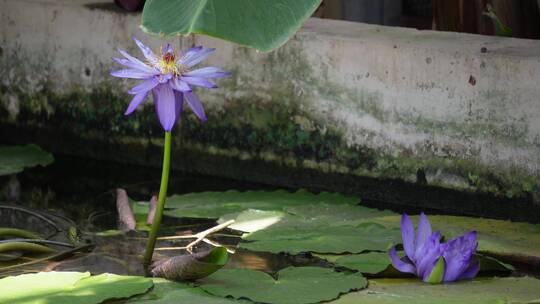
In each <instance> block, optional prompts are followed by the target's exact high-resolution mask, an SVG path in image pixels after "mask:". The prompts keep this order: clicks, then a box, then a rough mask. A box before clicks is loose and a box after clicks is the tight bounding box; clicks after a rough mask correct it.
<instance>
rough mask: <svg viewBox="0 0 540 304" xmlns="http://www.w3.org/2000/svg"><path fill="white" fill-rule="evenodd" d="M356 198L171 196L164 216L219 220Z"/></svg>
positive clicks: (257, 193) (263, 193)
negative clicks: (248, 212)
mask: <svg viewBox="0 0 540 304" xmlns="http://www.w3.org/2000/svg"><path fill="white" fill-rule="evenodd" d="M358 202H359V199H358V198H355V197H349V196H344V195H341V194H336V193H326V192H323V193H320V194H318V195H317V194H312V193H310V192H307V191H304V190H300V191H297V192H295V193H290V192H287V191H284V190H277V191H245V192H239V191H235V190H230V191H224V192H201V193H189V194H184V195H173V196H171V197H169V198H167V202H166V204H165V207H166V208H167V210H165V212H164V214H165V215H168V216H173V217H188V218H207V219H218V218H220V217H222V216H224V215H228V214H233V213H240V212H243V211H246V210H249V209H256V210H263V211H285V210H284V209H285V208H287V207H293V206H301V205H311V204H348V205H356V204H358Z"/></svg>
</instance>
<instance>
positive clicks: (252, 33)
mask: <svg viewBox="0 0 540 304" xmlns="http://www.w3.org/2000/svg"><path fill="white" fill-rule="evenodd" d="M320 2H321V0H298V1H290V0H227V1H223V0H199V1H193V0H168V1H160V0H147V1H146V4H145V6H144V10H143V15H142V28H143V30H144V31H146V32H149V33H154V34H161V35H173V34H180V35H188V34H191V33H196V34H204V35H209V36H212V37H217V38H221V39H224V40H228V41H232V42H234V43H237V44H240V45H242V46H248V47H252V48H255V49H258V50H261V51H271V50H272V49H275V48H277V47H279V46H280V45H282V44H284V43H285V42H286V41H287V40H288V39H289V38H290V37H291V36H292V35H293V34H294V33H295V32H296V31H297V30H298V28H300V26H301V25H302V23H304V21H305V20H306V19H307V18H309V16H311V14H312V13H313V12H314V11H315V9H316V8H317V7H318V6H319V3H320Z"/></svg>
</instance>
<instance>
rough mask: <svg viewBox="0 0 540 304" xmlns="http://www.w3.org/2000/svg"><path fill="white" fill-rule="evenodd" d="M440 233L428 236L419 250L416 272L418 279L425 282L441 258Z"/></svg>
mask: <svg viewBox="0 0 540 304" xmlns="http://www.w3.org/2000/svg"><path fill="white" fill-rule="evenodd" d="M440 239H441V233H440V232H435V233H433V234H431V235H430V236H429V238H428V239H427V240H426V241H425V242H424V244H423V245H422V247H421V248H420V252H421V253H422V254H421V255H420V256H419V257H418V259H417V260H416V262H415V263H416V271H417V275H418V277H420V278H422V280H425V279H427V278H428V277H429V275H430V274H431V271H432V270H433V267H434V266H435V264H436V263H437V260H438V259H439V258H440V257H441V254H442V249H441V244H440Z"/></svg>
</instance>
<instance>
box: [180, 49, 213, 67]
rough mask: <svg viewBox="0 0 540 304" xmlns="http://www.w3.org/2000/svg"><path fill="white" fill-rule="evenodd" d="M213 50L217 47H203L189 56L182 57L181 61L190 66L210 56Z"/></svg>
mask: <svg viewBox="0 0 540 304" xmlns="http://www.w3.org/2000/svg"><path fill="white" fill-rule="evenodd" d="M213 51H215V49H202V50H200V51H197V52H196V53H194V54H193V55H191V56H189V57H187V58H182V59H180V63H181V64H183V65H185V66H187V67H188V68H190V67H192V66H194V65H196V64H198V63H199V62H201V61H203V60H205V59H206V58H208V56H210V54H211V53H212V52H213Z"/></svg>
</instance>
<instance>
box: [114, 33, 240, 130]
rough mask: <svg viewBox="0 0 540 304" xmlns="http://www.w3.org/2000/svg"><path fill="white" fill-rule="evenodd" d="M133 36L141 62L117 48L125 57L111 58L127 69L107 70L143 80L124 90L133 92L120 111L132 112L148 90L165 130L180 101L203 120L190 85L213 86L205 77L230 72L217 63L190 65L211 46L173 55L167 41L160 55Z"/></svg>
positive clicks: (176, 114)
mask: <svg viewBox="0 0 540 304" xmlns="http://www.w3.org/2000/svg"><path fill="white" fill-rule="evenodd" d="M133 40H134V41H135V43H136V44H137V46H138V47H139V48H140V49H141V51H142V53H143V55H144V57H145V58H146V61H145V62H143V61H141V60H139V59H137V58H135V57H133V56H131V55H129V54H128V53H127V52H126V51H123V50H118V51H119V52H120V54H122V56H124V57H125V58H113V60H114V61H115V62H117V63H119V64H121V65H124V66H125V67H127V69H122V70H117V71H112V72H111V75H112V76H114V77H121V78H132V79H142V80H144V81H143V82H141V83H140V84H138V85H137V86H135V87H133V88H131V89H130V90H129V91H128V93H129V94H131V95H133V99H132V100H131V102H130V104H129V106H128V108H127V110H126V112H125V113H124V115H129V114H131V113H133V111H135V109H136V108H137V107H138V106H139V105H140V104H141V103H142V102H143V101H144V99H145V97H146V96H147V95H148V93H149V92H150V91H151V92H152V96H153V98H154V104H155V107H156V113H157V115H158V118H159V122H160V123H161V126H163V129H165V131H167V132H169V131H171V129H172V128H173V126H174V124H175V123H176V121H177V119H178V118H179V117H180V113H181V112H182V108H183V105H184V101H186V103H187V104H188V105H189V107H190V108H191V110H193V112H194V113H195V115H196V116H197V117H198V118H199V119H200V120H201V121H206V119H207V118H206V114H205V113H204V108H203V106H202V104H201V102H200V100H199V98H198V97H197V95H195V94H194V93H193V91H192V88H193V87H203V88H209V89H213V88H217V86H216V85H215V84H214V83H212V82H211V81H210V80H209V79H212V78H221V77H226V76H229V75H230V73H229V72H225V71H223V70H222V69H220V68H217V67H205V68H200V69H195V70H193V69H192V68H193V67H194V66H195V65H197V64H198V63H200V62H201V61H203V60H204V59H206V58H207V57H208V56H209V55H210V53H212V52H213V51H214V49H211V48H203V47H202V46H196V47H193V48H191V49H189V50H187V51H185V52H182V53H181V54H180V56H179V58H178V59H177V57H176V55H175V53H174V50H173V48H172V47H171V45H170V44H167V45H166V46H165V47H163V48H162V49H161V54H160V56H157V55H156V54H154V52H152V50H151V49H150V48H149V47H147V46H146V45H144V44H143V43H142V42H141V41H139V40H138V39H137V38H135V37H133Z"/></svg>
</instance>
